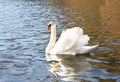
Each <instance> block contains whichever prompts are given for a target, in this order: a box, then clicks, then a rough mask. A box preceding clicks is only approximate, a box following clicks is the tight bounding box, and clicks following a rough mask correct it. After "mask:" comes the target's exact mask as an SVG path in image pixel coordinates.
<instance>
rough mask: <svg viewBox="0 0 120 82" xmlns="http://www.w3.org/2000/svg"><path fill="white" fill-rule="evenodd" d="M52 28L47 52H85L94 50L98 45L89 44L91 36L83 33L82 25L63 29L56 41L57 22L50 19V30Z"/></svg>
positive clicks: (73, 53)
mask: <svg viewBox="0 0 120 82" xmlns="http://www.w3.org/2000/svg"><path fill="white" fill-rule="evenodd" d="M50 29H51V37H50V41H49V43H48V46H47V48H46V54H72V55H75V54H85V53H89V52H91V51H92V50H94V49H95V48H96V47H98V45H93V46H87V44H88V41H89V39H90V38H89V36H88V35H84V34H83V30H82V29H81V28H80V27H74V28H70V29H67V30H66V31H63V32H62V34H61V36H60V38H59V39H58V41H57V42H56V24H55V23H54V21H50V23H49V24H48V30H50Z"/></svg>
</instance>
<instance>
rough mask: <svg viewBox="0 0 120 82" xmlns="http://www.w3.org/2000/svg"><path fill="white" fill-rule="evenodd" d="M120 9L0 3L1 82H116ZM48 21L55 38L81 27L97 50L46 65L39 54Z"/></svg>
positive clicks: (36, 0) (13, 0) (103, 2)
mask: <svg viewBox="0 0 120 82" xmlns="http://www.w3.org/2000/svg"><path fill="white" fill-rule="evenodd" d="M119 6H120V1H119V0H113V1H111V0H97V1H96V0H91V1H85V0H75V1H74V0H73V1H69V0H64V1H63V0H19V1H18V0H5V1H4V0H0V12H1V13H0V34H1V36H0V82H22V81H24V82H56V81H58V82H70V81H72V82H80V81H81V82H120V56H119V55H120V38H119V36H120V32H119V30H120V26H119V23H120V10H119ZM50 20H54V21H55V22H56V24H57V27H58V28H57V29H58V36H59V35H60V33H61V31H62V29H63V28H67V27H68V28H70V27H74V26H81V28H83V29H84V31H85V33H87V34H89V36H90V37H91V41H90V44H97V43H99V44H100V46H99V48H98V49H97V50H96V52H94V55H92V56H90V55H89V54H87V55H85V56H84V55H78V56H75V57H73V56H66V55H62V56H61V55H58V58H59V59H60V62H59V63H58V62H57V63H52V64H50V63H51V62H47V61H46V58H45V52H44V51H45V48H46V46H47V43H48V41H49V36H50V32H47V31H46V27H47V24H48V22H49V21H50ZM56 65H57V66H56ZM55 66H56V68H55ZM54 68H55V69H54ZM49 70H51V71H53V70H54V71H53V72H54V73H52V72H50V71H49ZM55 74H56V76H57V77H55V76H54V75H55Z"/></svg>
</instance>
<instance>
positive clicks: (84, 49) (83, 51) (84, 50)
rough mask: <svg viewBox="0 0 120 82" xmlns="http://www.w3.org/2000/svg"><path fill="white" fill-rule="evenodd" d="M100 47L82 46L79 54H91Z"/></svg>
mask: <svg viewBox="0 0 120 82" xmlns="http://www.w3.org/2000/svg"><path fill="white" fill-rule="evenodd" d="M98 46H99V44H97V45H93V46H81V47H80V48H79V49H78V51H77V54H86V53H89V52H91V51H93V50H94V49H96V48H97V47H98Z"/></svg>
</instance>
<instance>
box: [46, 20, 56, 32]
mask: <svg viewBox="0 0 120 82" xmlns="http://www.w3.org/2000/svg"><path fill="white" fill-rule="evenodd" d="M54 25H55V23H54V21H50V22H49V23H48V28H47V30H51V29H52V28H54Z"/></svg>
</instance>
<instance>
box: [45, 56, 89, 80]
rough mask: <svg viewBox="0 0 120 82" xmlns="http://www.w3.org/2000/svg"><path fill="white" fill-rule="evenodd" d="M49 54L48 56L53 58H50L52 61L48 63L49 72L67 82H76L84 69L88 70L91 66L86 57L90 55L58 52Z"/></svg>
mask: <svg viewBox="0 0 120 82" xmlns="http://www.w3.org/2000/svg"><path fill="white" fill-rule="evenodd" d="M49 56H51V57H49V58H55V59H52V61H53V62H52V63H51V65H50V66H51V70H50V71H51V73H52V74H53V75H54V76H55V77H57V78H59V77H60V79H61V80H62V81H67V82H76V81H78V80H79V81H80V79H81V76H82V75H83V73H84V71H85V70H89V69H90V68H91V65H90V64H89V63H88V62H87V59H89V58H90V55H87V56H86V55H77V56H72V55H61V54H59V55H49ZM52 56H53V57H52ZM55 56H56V57H55ZM47 57H48V56H47ZM48 60H50V59H48ZM57 61H58V62H57Z"/></svg>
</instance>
